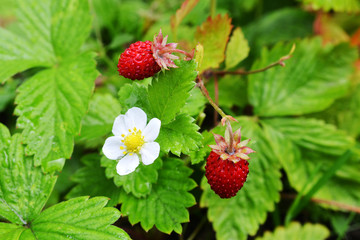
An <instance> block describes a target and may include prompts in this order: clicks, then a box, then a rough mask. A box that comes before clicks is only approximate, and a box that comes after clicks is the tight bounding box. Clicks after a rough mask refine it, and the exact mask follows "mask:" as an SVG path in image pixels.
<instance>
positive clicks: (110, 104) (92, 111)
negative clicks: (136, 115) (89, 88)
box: [76, 93, 121, 147]
mask: <svg viewBox="0 0 360 240" xmlns="http://www.w3.org/2000/svg"><path fill="white" fill-rule="evenodd" d="M120 109H121V108H120V104H119V102H118V101H117V99H116V98H114V97H113V96H111V95H110V94H108V93H106V94H102V93H95V94H94V95H93V97H92V99H91V100H90V104H89V112H88V113H87V114H86V115H85V117H84V119H83V120H82V124H81V125H82V127H81V133H80V136H78V137H77V138H76V140H77V141H80V142H84V143H85V144H86V146H88V147H97V146H100V145H102V144H104V141H105V139H104V137H105V136H106V135H107V134H109V133H110V132H111V129H112V126H113V124H114V119H115V118H116V117H117V116H118V115H119V114H120Z"/></svg>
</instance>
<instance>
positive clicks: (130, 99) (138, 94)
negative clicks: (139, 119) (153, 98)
mask: <svg viewBox="0 0 360 240" xmlns="http://www.w3.org/2000/svg"><path fill="white" fill-rule="evenodd" d="M119 101H120V105H121V108H122V109H123V111H124V112H125V111H127V110H128V109H130V108H132V107H139V108H141V109H142V110H144V112H146V114H147V117H148V119H151V118H153V117H154V116H152V115H151V111H150V105H149V104H150V103H149V99H148V94H147V89H146V87H145V86H143V85H140V84H138V83H136V82H134V83H133V84H125V85H124V86H123V87H122V88H121V89H120V91H119Z"/></svg>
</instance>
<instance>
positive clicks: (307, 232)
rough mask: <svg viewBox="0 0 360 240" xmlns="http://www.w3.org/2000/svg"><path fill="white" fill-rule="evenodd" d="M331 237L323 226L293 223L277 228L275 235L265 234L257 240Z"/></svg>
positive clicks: (301, 239) (320, 239) (318, 239)
mask: <svg viewBox="0 0 360 240" xmlns="http://www.w3.org/2000/svg"><path fill="white" fill-rule="evenodd" d="M329 235H330V232H329V230H328V229H327V228H326V227H325V226H323V225H320V224H311V223H306V224H305V225H303V226H301V225H300V223H298V222H292V223H290V224H289V225H288V226H286V227H283V226H280V227H277V228H276V229H275V231H274V232H273V233H271V232H265V234H264V236H263V237H258V238H256V240H287V239H291V240H303V239H307V240H325V239H327V237H329Z"/></svg>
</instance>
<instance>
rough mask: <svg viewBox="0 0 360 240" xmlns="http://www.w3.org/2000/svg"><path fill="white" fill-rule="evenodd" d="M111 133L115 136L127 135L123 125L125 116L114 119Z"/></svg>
mask: <svg viewBox="0 0 360 240" xmlns="http://www.w3.org/2000/svg"><path fill="white" fill-rule="evenodd" d="M112 132H113V134H114V135H115V136H121V134H127V128H126V125H125V115H119V116H117V117H116V118H115V121H114V125H113V128H112Z"/></svg>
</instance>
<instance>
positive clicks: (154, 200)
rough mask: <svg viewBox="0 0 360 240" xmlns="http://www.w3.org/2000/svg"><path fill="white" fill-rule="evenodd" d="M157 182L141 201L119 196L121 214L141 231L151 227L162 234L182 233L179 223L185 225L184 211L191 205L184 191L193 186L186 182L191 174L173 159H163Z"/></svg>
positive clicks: (189, 181) (185, 214)
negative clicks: (138, 226) (140, 228)
mask: <svg viewBox="0 0 360 240" xmlns="http://www.w3.org/2000/svg"><path fill="white" fill-rule="evenodd" d="M163 160H164V163H163V167H162V169H161V171H159V178H158V182H157V183H156V184H154V185H153V188H152V191H151V193H150V194H149V195H148V196H146V197H145V198H136V197H134V196H132V195H131V194H121V195H120V202H121V203H122V206H121V211H122V213H124V214H126V215H128V216H129V221H130V223H131V224H136V223H138V222H140V224H141V226H142V228H144V229H145V231H148V230H149V229H151V228H152V227H153V226H154V225H155V226H156V228H157V229H159V230H160V231H162V232H165V233H168V234H169V233H171V232H172V231H175V232H177V233H179V234H180V233H181V232H182V227H181V223H183V222H188V221H189V212H188V211H187V210H186V208H188V207H191V206H193V205H194V204H195V198H194V197H193V195H191V194H190V193H189V192H188V191H190V190H191V189H193V188H194V187H195V186H196V184H195V182H194V181H193V180H192V179H191V178H189V176H190V174H191V172H192V171H191V170H190V169H189V168H187V167H185V166H184V163H183V162H182V161H180V160H178V159H175V158H165V159H163Z"/></svg>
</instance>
